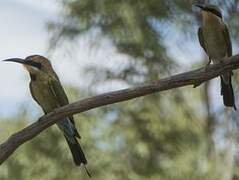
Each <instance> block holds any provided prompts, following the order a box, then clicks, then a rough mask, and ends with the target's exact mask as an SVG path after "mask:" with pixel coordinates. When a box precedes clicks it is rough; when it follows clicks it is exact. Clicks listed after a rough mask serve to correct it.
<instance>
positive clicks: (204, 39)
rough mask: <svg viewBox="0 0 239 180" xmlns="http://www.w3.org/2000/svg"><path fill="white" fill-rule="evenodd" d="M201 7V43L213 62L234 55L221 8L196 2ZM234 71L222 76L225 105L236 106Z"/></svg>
mask: <svg viewBox="0 0 239 180" xmlns="http://www.w3.org/2000/svg"><path fill="white" fill-rule="evenodd" d="M195 6H197V7H199V8H200V9H201V14H202V26H201V27H200V28H199V30H198V38H199V42H200V45H201V46H202V48H203V49H204V51H205V52H206V54H207V55H208V57H209V63H208V64H210V62H211V60H212V61H213V63H218V62H219V60H222V59H223V58H226V57H230V56H232V44H231V39H230V34H229V31H228V28H227V26H226V24H225V23H224V22H223V19H222V13H221V10H220V9H219V8H218V7H217V6H215V5H211V4H195ZM231 77H232V72H228V73H225V74H223V75H222V76H221V95H222V96H223V102H224V105H225V106H228V107H234V109H235V110H236V106H235V98H234V92H233V87H232V80H231Z"/></svg>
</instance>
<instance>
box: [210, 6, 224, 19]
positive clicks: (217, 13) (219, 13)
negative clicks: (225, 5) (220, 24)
mask: <svg viewBox="0 0 239 180" xmlns="http://www.w3.org/2000/svg"><path fill="white" fill-rule="evenodd" d="M207 11H209V12H211V13H213V14H215V15H216V16H218V17H220V18H222V14H221V12H218V11H217V10H215V9H210V8H208V9H207Z"/></svg>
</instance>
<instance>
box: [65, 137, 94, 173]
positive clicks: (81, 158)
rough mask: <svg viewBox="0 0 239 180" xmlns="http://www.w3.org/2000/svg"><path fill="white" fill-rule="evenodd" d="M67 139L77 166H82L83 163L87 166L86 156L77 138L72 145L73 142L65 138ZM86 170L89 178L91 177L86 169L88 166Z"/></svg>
mask: <svg viewBox="0 0 239 180" xmlns="http://www.w3.org/2000/svg"><path fill="white" fill-rule="evenodd" d="M65 138H66V142H67V144H68V146H69V148H70V150H71V154H72V157H73V160H74V162H75V164H76V165H77V166H80V165H81V163H82V164H84V165H86V164H87V160H86V157H85V154H84V152H83V150H82V148H81V146H80V144H79V142H78V141H77V139H76V138H75V137H74V138H75V143H72V142H71V141H69V140H68V139H67V137H65ZM84 168H85V170H86V173H87V174H88V176H89V177H91V174H90V172H89V171H88V169H87V168H86V166H84Z"/></svg>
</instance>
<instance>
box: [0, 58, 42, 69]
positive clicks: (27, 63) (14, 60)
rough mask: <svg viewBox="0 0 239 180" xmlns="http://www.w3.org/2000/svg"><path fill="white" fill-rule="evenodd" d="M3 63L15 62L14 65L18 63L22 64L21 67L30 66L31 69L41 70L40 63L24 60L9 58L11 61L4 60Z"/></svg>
mask: <svg viewBox="0 0 239 180" xmlns="http://www.w3.org/2000/svg"><path fill="white" fill-rule="evenodd" d="M3 61H6V62H16V63H20V64H23V65H28V66H32V67H34V68H37V69H39V70H40V69H41V64H40V63H38V62H34V61H31V60H26V59H21V58H11V59H5V60H3Z"/></svg>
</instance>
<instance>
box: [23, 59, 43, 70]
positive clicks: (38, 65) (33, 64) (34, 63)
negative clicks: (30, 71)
mask: <svg viewBox="0 0 239 180" xmlns="http://www.w3.org/2000/svg"><path fill="white" fill-rule="evenodd" d="M26 64H28V65H30V66H32V67H35V68H37V69H39V70H41V69H42V65H41V63H38V62H35V61H29V60H28V61H27V62H26Z"/></svg>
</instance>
